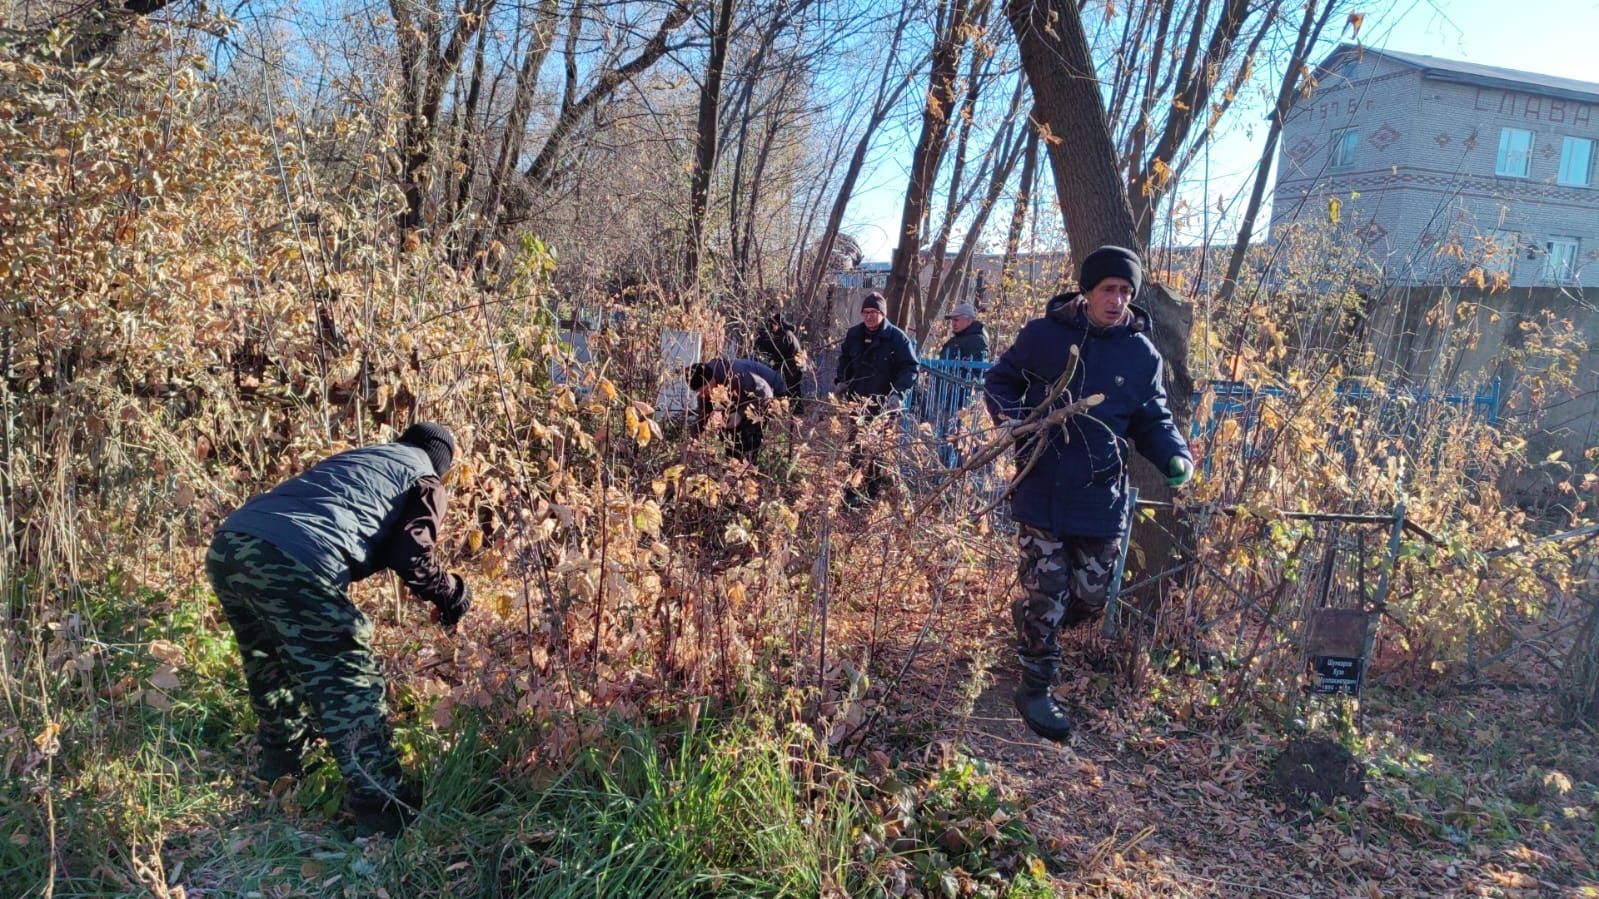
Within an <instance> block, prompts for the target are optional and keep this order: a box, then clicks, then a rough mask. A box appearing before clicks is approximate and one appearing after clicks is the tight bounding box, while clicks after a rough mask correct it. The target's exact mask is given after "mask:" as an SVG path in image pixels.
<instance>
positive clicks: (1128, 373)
mask: <svg viewBox="0 0 1599 899" xmlns="http://www.w3.org/2000/svg"><path fill="white" fill-rule="evenodd" d="M1077 280H1078V284H1079V285H1080V287H1081V292H1077V291H1073V292H1071V293H1064V294H1061V295H1060V296H1057V297H1055V298H1054V299H1052V300H1050V301H1049V304H1048V305H1047V306H1046V307H1045V311H1044V316H1043V317H1042V318H1038V319H1034V320H1033V321H1031V322H1028V323H1027V325H1026V326H1025V327H1023V328H1022V330H1021V333H1020V334H1018V335H1017V336H1016V342H1015V344H1013V345H1012V346H1011V348H1010V349H1008V350H1006V351H1005V353H1004V355H1002V356H1001V357H1000V358H999V361H998V362H996V363H994V366H993V368H991V369H989V371H988V374H987V375H986V379H985V382H984V391H985V394H986V402H987V405H988V409H989V412H990V413H991V414H992V415H993V416H994V419H995V421H996V422H998V423H999V425H1000V426H1001V427H1013V426H1015V425H1016V424H1018V423H1020V422H1022V421H1024V420H1026V419H1028V418H1030V417H1031V418H1034V419H1035V420H1037V418H1041V417H1043V416H1044V415H1046V414H1048V413H1049V412H1050V411H1052V409H1047V408H1044V409H1041V408H1040V406H1042V405H1043V403H1044V401H1045V400H1046V399H1048V398H1049V397H1050V395H1051V394H1053V393H1054V388H1055V387H1056V386H1057V385H1059V384H1062V383H1063V379H1064V386H1065V391H1064V393H1063V394H1061V395H1060V397H1059V399H1058V400H1057V405H1065V404H1069V403H1072V402H1074V401H1076V400H1078V399H1082V398H1086V397H1090V396H1093V395H1095V394H1098V395H1101V396H1102V397H1103V400H1102V401H1101V402H1100V403H1099V404H1098V405H1096V406H1093V407H1091V408H1089V409H1088V410H1087V411H1086V412H1083V413H1081V414H1079V415H1077V416H1075V417H1073V418H1069V419H1067V420H1066V421H1065V422H1063V423H1062V424H1061V425H1059V426H1058V427H1052V428H1051V429H1050V430H1049V431H1048V432H1044V433H1040V432H1037V431H1034V432H1032V433H1029V434H1026V436H1024V437H1022V438H1021V439H1020V440H1018V441H1017V444H1016V458H1017V467H1018V468H1022V469H1025V471H1024V473H1023V475H1022V477H1021V479H1020V481H1019V482H1018V483H1017V484H1016V489H1015V492H1014V493H1013V494H1012V496H1011V517H1012V518H1014V519H1016V523H1017V527H1018V529H1019V531H1020V554H1019V555H1020V558H1019V560H1018V565H1017V573H1018V583H1019V587H1018V590H1017V595H1016V597H1015V599H1014V601H1013V602H1012V604H1011V615H1012V618H1013V619H1014V621H1015V624H1016V649H1017V654H1018V655H1019V656H1020V659H1021V667H1022V684H1021V686H1020V687H1019V688H1018V689H1017V691H1016V709H1017V711H1019V712H1020V713H1021V716H1022V720H1023V721H1025V722H1026V723H1027V726H1028V727H1030V728H1032V729H1033V731H1034V732H1035V733H1037V734H1039V735H1040V736H1043V737H1047V738H1049V739H1052V740H1064V739H1065V738H1066V737H1067V736H1069V735H1070V734H1071V729H1072V721H1071V718H1069V717H1068V716H1067V715H1066V713H1065V712H1064V711H1063V710H1062V709H1061V707H1060V706H1059V705H1058V704H1057V703H1056V702H1055V697H1054V693H1053V686H1054V678H1055V668H1056V666H1057V665H1058V664H1059V661H1060V649H1059V647H1058V646H1057V645H1056V643H1055V637H1056V634H1057V633H1058V632H1059V631H1060V629H1061V628H1062V627H1073V626H1076V625H1078V624H1082V623H1083V622H1086V621H1091V620H1093V619H1094V618H1097V617H1098V616H1099V614H1100V613H1101V612H1102V611H1104V608H1105V600H1106V595H1107V593H1108V591H1109V588H1110V581H1111V577H1112V576H1113V575H1114V573H1115V570H1116V562H1117V559H1118V558H1119V557H1120V555H1121V541H1122V537H1123V535H1124V534H1126V532H1127V527H1128V524H1129V517H1130V512H1131V509H1129V508H1128V502H1127V495H1128V489H1127V488H1128V485H1127V464H1128V458H1127V456H1128V454H1127V450H1128V446H1129V443H1130V444H1131V445H1132V446H1133V447H1136V448H1137V450H1138V452H1139V453H1140V454H1141V455H1143V456H1144V457H1145V458H1147V459H1148V460H1149V461H1151V462H1153V463H1154V464H1156V465H1158V466H1160V468H1161V470H1162V471H1164V472H1166V473H1167V475H1168V477H1167V481H1168V483H1170V484H1172V485H1173V486H1177V485H1179V484H1182V483H1183V482H1185V481H1187V480H1188V477H1189V475H1190V474H1191V473H1192V472H1193V470H1194V462H1193V456H1192V455H1191V454H1190V452H1189V450H1188V444H1187V442H1186V441H1184V440H1183V436H1182V434H1181V433H1180V432H1179V431H1178V430H1177V428H1176V427H1174V426H1173V425H1172V420H1171V411H1170V410H1169V409H1167V408H1166V390H1165V387H1164V386H1163V385H1162V377H1161V369H1162V365H1163V362H1162V360H1161V357H1160V353H1159V352H1157V351H1156V349H1155V345H1154V343H1153V342H1151V341H1150V339H1149V336H1148V334H1149V331H1150V328H1151V327H1152V325H1151V322H1150V319H1149V314H1148V313H1147V312H1145V311H1144V310H1143V309H1141V308H1139V307H1137V306H1134V305H1132V299H1133V297H1134V296H1136V295H1137V293H1138V288H1139V286H1140V285H1141V284H1142V283H1143V265H1142V263H1141V262H1140V260H1139V258H1138V256H1137V255H1136V254H1134V253H1133V252H1132V251H1131V250H1126V249H1122V248H1121V247H1100V248H1099V249H1097V250H1095V251H1094V252H1092V253H1090V254H1089V255H1088V257H1087V258H1086V259H1084V260H1083V263H1082V266H1081V268H1080V269H1079V273H1078V279H1077Z"/></svg>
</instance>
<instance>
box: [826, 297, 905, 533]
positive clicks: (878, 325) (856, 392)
mask: <svg viewBox="0 0 1599 899" xmlns="http://www.w3.org/2000/svg"><path fill="white" fill-rule="evenodd" d="M887 315H888V307H887V304H886V303H885V301H884V300H883V295H882V294H880V293H877V292H876V291H873V292H871V293H869V294H867V295H866V296H865V298H864V299H862V300H861V323H860V324H858V325H855V326H854V327H852V328H850V329H849V332H848V333H846V334H845V335H844V346H843V347H842V348H841V349H840V350H839V354H838V373H837V374H835V375H834V376H833V383H834V385H835V386H837V387H838V388H839V391H838V392H839V395H840V396H842V397H843V398H844V399H846V400H850V401H855V402H862V404H863V408H862V417H863V419H864V420H863V421H862V422H861V426H865V427H868V428H869V427H870V426H871V425H873V424H874V422H877V420H880V419H887V421H886V422H877V423H878V424H880V425H881V426H883V427H889V426H891V425H892V424H893V422H894V420H895V418H896V417H897V416H898V415H899V413H900V412H901V411H903V410H904V408H905V402H906V400H908V399H909V398H910V394H911V390H912V389H913V388H915V386H916V369H917V366H918V364H919V363H918V362H917V361H916V351H915V350H913V349H912V348H911V340H910V338H909V337H906V336H905V332H904V331H901V330H900V329H899V328H896V327H894V324H893V323H892V322H890V321H889V320H888V318H887ZM861 426H858V427H857V428H856V429H855V431H854V432H853V434H852V435H851V439H852V440H853V441H856V443H855V449H854V451H853V452H852V453H851V463H850V464H851V465H853V466H854V467H855V468H857V469H858V468H860V467H861V465H862V464H863V463H865V464H867V467H868V471H867V473H866V492H865V493H864V494H862V493H861V491H859V490H857V489H854V488H851V489H850V491H849V493H848V494H847V495H846V498H845V501H846V502H847V503H849V504H850V505H851V506H854V505H859V504H860V503H861V502H863V501H864V500H865V499H866V498H867V497H870V498H872V499H876V498H877V495H878V494H879V493H880V492H882V489H883V487H885V486H887V485H888V484H889V483H890V482H891V481H892V478H893V475H892V473H891V472H892V469H891V467H890V466H889V464H888V463H887V462H885V461H883V459H882V454H881V453H871V460H870V462H869V463H866V455H867V451H866V450H865V449H864V448H863V447H862V446H861V444H860V443H859V437H860V436H861V435H860V432H861V430H862V427H861Z"/></svg>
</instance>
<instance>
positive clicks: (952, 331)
mask: <svg viewBox="0 0 1599 899" xmlns="http://www.w3.org/2000/svg"><path fill="white" fill-rule="evenodd" d="M944 320H945V321H947V322H949V339H948V340H946V341H944V346H943V347H942V348H940V349H939V351H938V358H940V359H948V360H950V361H956V362H987V361H988V331H987V330H985V329H984V328H983V323H982V322H980V321H978V320H977V307H976V306H973V305H972V304H971V303H961V304H960V305H958V306H956V307H955V308H954V309H951V310H950V312H949V314H948V315H946V316H944Z"/></svg>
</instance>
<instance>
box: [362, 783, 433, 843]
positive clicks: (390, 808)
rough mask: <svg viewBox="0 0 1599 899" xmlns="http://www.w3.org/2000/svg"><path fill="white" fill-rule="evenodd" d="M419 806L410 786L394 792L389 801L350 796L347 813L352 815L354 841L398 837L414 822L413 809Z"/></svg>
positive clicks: (380, 798) (418, 797)
mask: <svg viewBox="0 0 1599 899" xmlns="http://www.w3.org/2000/svg"><path fill="white" fill-rule="evenodd" d="M421 804H422V801H421V797H420V796H418V795H417V792H416V790H414V789H412V788H411V787H410V785H409V784H407V785H405V786H402V787H400V788H399V789H398V790H396V791H395V795H394V796H393V797H392V798H391V797H387V796H382V797H374V796H368V795H360V796H352V797H350V811H352V812H354V813H355V836H356V839H363V840H364V839H366V838H368V837H374V836H385V837H390V838H393V837H396V836H399V834H400V831H402V830H404V829H405V828H406V826H407V825H409V824H410V823H411V822H412V821H414V820H416V810H417V807H418V806H420V805H421Z"/></svg>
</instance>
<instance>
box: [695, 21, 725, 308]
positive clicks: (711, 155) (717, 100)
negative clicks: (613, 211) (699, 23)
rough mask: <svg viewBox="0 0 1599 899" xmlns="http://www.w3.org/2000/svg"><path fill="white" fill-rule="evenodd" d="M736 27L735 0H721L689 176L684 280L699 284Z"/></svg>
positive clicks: (702, 88)
mask: <svg viewBox="0 0 1599 899" xmlns="http://www.w3.org/2000/svg"><path fill="white" fill-rule="evenodd" d="M732 30H733V0H718V5H717V10H716V18H715V19H713V20H712V24H711V56H710V61H709V63H708V64H707V66H706V69H705V83H704V84H703V85H702V86H701V87H700V108H699V119H698V123H697V127H696V129H695V133H696V138H695V152H694V170H693V172H692V173H691V175H690V177H689V209H688V241H687V246H686V248H685V251H684V257H683V283H684V284H686V285H698V284H699V280H700V255H701V252H702V251H703V250H704V246H703V243H702V242H703V241H704V239H705V208H706V206H707V204H708V203H709V202H710V193H711V173H712V171H713V170H714V169H715V168H716V138H717V130H718V128H717V126H718V124H719V123H718V120H717V111H718V110H720V109H721V102H722V69H723V68H724V67H725V66H726V65H727V41H728V36H729V35H730V34H731V32H732Z"/></svg>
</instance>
